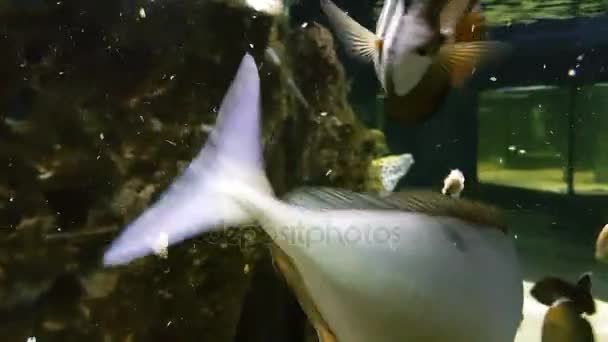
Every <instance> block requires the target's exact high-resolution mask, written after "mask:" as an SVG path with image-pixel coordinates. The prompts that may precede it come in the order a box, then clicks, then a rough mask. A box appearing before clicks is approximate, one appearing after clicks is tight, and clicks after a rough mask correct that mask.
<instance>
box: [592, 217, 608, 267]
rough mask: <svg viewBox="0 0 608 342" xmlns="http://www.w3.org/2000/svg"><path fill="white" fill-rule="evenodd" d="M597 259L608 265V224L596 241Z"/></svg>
mask: <svg viewBox="0 0 608 342" xmlns="http://www.w3.org/2000/svg"><path fill="white" fill-rule="evenodd" d="M595 259H596V260H598V261H600V262H603V263H608V224H607V225H605V226H604V228H602V230H601V231H600V233H599V234H598V235H597V240H596V241H595Z"/></svg>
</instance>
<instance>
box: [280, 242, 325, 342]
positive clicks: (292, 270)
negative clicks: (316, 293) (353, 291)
mask: <svg viewBox="0 0 608 342" xmlns="http://www.w3.org/2000/svg"><path fill="white" fill-rule="evenodd" d="M270 250H271V254H272V259H273V261H274V264H275V267H277V268H278V269H279V271H280V272H281V274H283V277H284V278H285V281H286V282H287V285H288V286H289V287H290V288H291V290H292V291H293V293H294V294H295V296H296V299H297V300H298V303H299V304H300V307H301V308H302V311H304V313H305V314H306V317H307V318H308V320H309V321H310V323H311V324H312V326H313V327H314V329H315V330H316V331H317V336H318V338H319V342H335V341H336V338H335V337H334V334H333V333H332V331H331V329H330V328H329V326H328V325H327V323H326V322H325V319H323V317H322V316H321V313H320V312H319V310H318V309H317V306H316V304H315V303H314V302H313V300H312V298H310V295H309V294H308V291H307V289H306V288H305V287H304V282H303V280H302V275H301V274H300V272H298V270H297V268H296V266H295V265H294V264H293V262H292V261H291V258H290V257H289V256H288V255H287V254H286V253H285V252H284V251H283V250H282V249H281V248H280V247H278V246H276V245H275V244H272V245H271V247H270Z"/></svg>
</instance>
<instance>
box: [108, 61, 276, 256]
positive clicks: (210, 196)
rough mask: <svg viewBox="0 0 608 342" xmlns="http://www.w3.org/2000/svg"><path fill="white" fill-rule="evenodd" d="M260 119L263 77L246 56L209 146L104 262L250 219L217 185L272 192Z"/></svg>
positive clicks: (128, 230)
mask: <svg viewBox="0 0 608 342" xmlns="http://www.w3.org/2000/svg"><path fill="white" fill-rule="evenodd" d="M260 120H261V119H260V79H259V75H258V70H257V66H256V64H255V61H254V59H253V57H251V56H250V55H249V54H246V55H245V56H244V57H243V60H242V61H241V64H240V66H239V69H238V72H237V74H236V77H235V79H234V80H233V81H232V84H231V85H230V88H229V89H228V92H227V93H226V95H225V97H224V99H223V101H222V104H221V107H220V110H219V115H218V118H217V121H216V125H215V127H214V128H213V130H212V131H211V133H210V134H209V137H208V139H207V142H206V143H205V146H204V147H203V148H202V150H201V151H200V153H199V154H198V156H197V157H196V158H195V159H194V160H193V161H192V162H191V164H190V165H189V166H188V168H187V169H186V170H185V171H184V173H183V174H182V175H181V176H180V177H179V178H178V179H177V180H176V181H175V182H174V183H173V184H172V185H171V187H170V188H169V189H168V190H167V191H166V192H165V193H164V194H162V196H161V198H160V200H159V201H158V202H156V203H155V204H154V205H152V206H151V207H150V208H148V209H147V210H146V211H145V212H144V213H143V214H142V215H141V216H139V217H138V218H137V219H136V220H135V221H134V222H132V223H131V224H129V225H128V226H127V227H126V228H125V230H124V231H123V232H122V233H121V234H120V236H119V237H118V238H117V239H116V240H115V241H114V242H113V243H112V245H111V246H110V248H109V249H108V250H107V251H106V253H105V255H104V260H103V262H104V264H105V265H107V266H108V265H121V264H126V263H129V262H130V261H132V260H134V259H137V258H140V257H143V256H147V255H149V254H152V253H155V252H156V251H157V249H158V248H163V247H164V248H166V247H168V246H171V245H174V244H176V243H179V242H181V241H183V240H186V239H188V238H191V237H193V236H195V235H198V234H201V233H204V232H207V231H209V230H212V229H216V228H218V227H222V226H235V225H239V224H243V223H247V222H248V221H250V218H249V216H248V215H247V213H246V212H245V211H244V210H243V209H242V208H241V206H240V205H239V204H238V203H237V202H236V201H234V200H233V199H232V198H231V197H229V196H228V195H226V194H225V193H224V192H221V191H220V190H219V189H218V186H217V184H220V183H222V184H227V183H226V182H228V183H230V182H231V184H233V183H237V182H238V183H241V182H246V184H248V185H249V186H251V187H253V188H255V189H257V190H259V191H262V192H264V193H271V192H272V190H271V188H270V185H269V183H268V181H267V179H266V176H265V174H264V165H263V164H264V162H263V154H262V146H261V140H260ZM163 245H164V246H163Z"/></svg>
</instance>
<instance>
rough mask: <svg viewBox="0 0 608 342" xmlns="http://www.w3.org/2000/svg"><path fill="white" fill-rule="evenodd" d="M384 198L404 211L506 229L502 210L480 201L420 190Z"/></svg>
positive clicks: (505, 230) (398, 193) (401, 192)
mask: <svg viewBox="0 0 608 342" xmlns="http://www.w3.org/2000/svg"><path fill="white" fill-rule="evenodd" d="M384 200H385V201H386V202H389V203H391V204H394V205H395V206H397V207H398V208H399V209H400V210H404V211H411V212H418V213H422V214H427V215H431V216H444V217H452V218H457V219H460V220H462V221H465V222H469V223H473V224H475V225H478V226H484V227H494V228H497V229H499V230H500V231H502V232H504V233H507V230H508V229H507V225H506V223H505V222H504V219H503V213H502V211H501V210H500V209H498V208H496V207H493V206H490V205H487V204H483V203H481V202H476V201H471V200H467V199H463V198H453V197H450V196H445V195H443V194H440V193H437V192H434V191H422V190H407V191H399V192H394V193H392V194H390V195H388V196H386V197H385V198H384Z"/></svg>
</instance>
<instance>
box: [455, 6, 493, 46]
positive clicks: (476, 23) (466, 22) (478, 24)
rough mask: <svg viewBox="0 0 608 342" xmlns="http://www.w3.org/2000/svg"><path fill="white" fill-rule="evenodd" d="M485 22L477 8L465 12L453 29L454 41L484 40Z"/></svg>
mask: <svg viewBox="0 0 608 342" xmlns="http://www.w3.org/2000/svg"><path fill="white" fill-rule="evenodd" d="M485 35H486V22H485V18H484V16H483V14H482V13H481V11H480V10H479V9H473V10H472V11H471V12H469V13H466V14H465V15H464V16H463V17H462V19H460V21H459V22H458V24H457V25H456V28H455V29H454V42H456V43H458V42H472V41H478V40H484V38H485Z"/></svg>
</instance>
